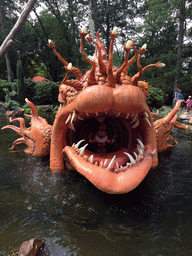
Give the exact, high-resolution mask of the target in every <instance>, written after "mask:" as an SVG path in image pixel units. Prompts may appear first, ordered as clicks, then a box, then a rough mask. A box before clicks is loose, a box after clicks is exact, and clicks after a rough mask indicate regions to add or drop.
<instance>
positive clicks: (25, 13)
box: [0, 0, 37, 62]
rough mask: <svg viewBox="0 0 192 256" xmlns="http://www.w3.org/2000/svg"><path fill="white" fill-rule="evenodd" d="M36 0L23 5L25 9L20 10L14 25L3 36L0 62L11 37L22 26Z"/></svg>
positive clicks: (9, 44) (8, 46) (11, 41)
mask: <svg viewBox="0 0 192 256" xmlns="http://www.w3.org/2000/svg"><path fill="white" fill-rule="evenodd" d="M36 1H37V0H29V2H28V3H27V4H26V6H25V9H24V10H23V11H22V13H21V15H20V17H19V19H18V20H17V22H16V23H15V25H14V27H13V28H12V30H11V31H10V33H9V34H8V36H7V37H6V38H5V40H4V41H3V43H2V45H1V46H0V62H1V61H2V60H3V58H4V56H5V55H6V53H7V52H8V50H9V48H10V47H11V46H12V45H13V39H14V38H15V36H16V35H17V33H18V32H19V30H20V29H21V27H22V26H23V23H24V22H25V20H26V19H27V16H28V15H29V13H30V11H31V10H32V8H33V6H34V4H35V2H36Z"/></svg>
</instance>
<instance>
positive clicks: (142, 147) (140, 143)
mask: <svg viewBox="0 0 192 256" xmlns="http://www.w3.org/2000/svg"><path fill="white" fill-rule="evenodd" d="M137 141H138V142H139V145H140V147H141V149H144V148H145V146H144V145H143V143H142V142H141V141H140V140H139V139H137Z"/></svg>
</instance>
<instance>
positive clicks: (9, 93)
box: [3, 88, 20, 110]
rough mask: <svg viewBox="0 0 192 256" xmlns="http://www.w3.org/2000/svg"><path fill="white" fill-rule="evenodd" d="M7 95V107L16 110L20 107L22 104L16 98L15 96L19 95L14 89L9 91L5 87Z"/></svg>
mask: <svg viewBox="0 0 192 256" xmlns="http://www.w3.org/2000/svg"><path fill="white" fill-rule="evenodd" d="M3 90H4V92H5V94H6V96H5V103H4V104H5V107H6V108H8V109H9V110H15V109H19V107H20V105H19V103H18V102H17V101H16V100H14V99H13V98H14V97H15V96H16V95H17V93H16V92H15V91H14V90H12V91H9V90H8V89H7V88H4V89H3Z"/></svg>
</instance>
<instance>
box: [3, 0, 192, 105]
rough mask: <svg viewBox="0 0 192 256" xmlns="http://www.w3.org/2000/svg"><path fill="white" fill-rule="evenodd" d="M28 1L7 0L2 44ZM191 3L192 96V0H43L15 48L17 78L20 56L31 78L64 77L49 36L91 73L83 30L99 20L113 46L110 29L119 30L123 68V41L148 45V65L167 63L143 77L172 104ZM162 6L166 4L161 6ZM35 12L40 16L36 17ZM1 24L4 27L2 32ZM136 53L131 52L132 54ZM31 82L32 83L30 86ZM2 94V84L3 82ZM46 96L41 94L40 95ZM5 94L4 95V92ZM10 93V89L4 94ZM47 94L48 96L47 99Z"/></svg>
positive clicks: (117, 54)
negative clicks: (181, 37) (182, 12)
mask: <svg viewBox="0 0 192 256" xmlns="http://www.w3.org/2000/svg"><path fill="white" fill-rule="evenodd" d="M21 2H22V1H12V0H10V1H5V4H6V5H5V9H4V11H5V20H4V22H3V25H4V26H0V42H2V41H3V38H4V37H5V35H6V34H7V32H8V31H10V29H11V28H12V27H13V25H14V23H15V21H16V18H17V15H18V12H17V13H16V10H17V11H20V9H21ZM42 3H43V4H44V5H43V6H45V7H42V8H41V9H42V12H41V13H37V12H36V9H35V8H36V7H37V6H40V5H41V4H42ZM183 3H185V17H184V18H183V19H185V21H186V25H187V26H186V29H185V28H184V29H185V31H184V32H185V38H184V39H185V41H184V45H183V50H182V56H181V75H180V87H181V89H182V92H183V94H184V97H187V96H188V95H189V94H192V91H191V84H192V76H191V74H192V58H191V57H192V50H191V36H192V29H191V27H190V26H188V23H189V21H190V20H191V19H192V11H191V10H192V2H191V0H173V1H164V0H142V1H138V0H129V1H125V0H122V1H116V0H102V1H96V0H90V1H88V0H85V1H82V0H54V1H52V0H42V1H41V2H39V1H38V2H37V4H36V6H35V8H34V9H33V14H35V16H36V19H34V18H33V19H31V18H28V22H25V24H24V26H23V28H22V29H21V31H20V32H19V34H18V36H17V37H16V39H15V44H14V46H13V47H12V48H11V49H10V51H9V56H10V59H11V67H12V71H13V75H14V77H16V63H17V59H18V54H19V55H20V56H21V60H22V63H23V67H24V72H25V76H26V77H27V78H29V77H30V78H32V77H34V76H36V75H40V76H43V77H45V78H48V79H49V80H52V81H61V80H62V79H63V77H64V76H65V74H66V70H65V67H64V65H63V64H62V63H61V62H60V61H59V60H58V58H57V57H56V56H55V55H54V53H53V51H52V49H50V48H49V47H48V46H47V40H48V39H51V40H52V41H55V43H56V50H57V51H58V52H59V53H60V54H61V56H62V57H63V58H64V59H65V60H66V61H67V62H71V63H72V64H73V66H77V67H79V68H80V70H81V71H82V73H85V71H87V70H88V69H89V68H88V65H87V63H86V62H85V60H84V59H83V58H82V56H81V53H80V51H79V42H80V37H79V30H80V29H81V28H82V27H83V26H87V30H89V29H88V21H89V19H90V18H92V19H93V20H94V25H95V31H97V30H99V32H100V37H101V41H102V42H103V43H104V44H105V45H106V46H107V47H106V48H107V49H108V47H109V43H110V30H112V29H113V27H114V26H116V27H117V28H118V33H119V35H118V37H117V39H116V40H115V44H114V65H115V66H120V65H121V64H122V62H123V60H124V51H123V44H124V43H126V41H127V40H131V39H134V41H135V45H136V47H137V49H138V48H139V47H141V46H142V45H143V44H144V43H147V49H148V51H147V52H146V53H145V58H142V59H141V65H142V67H145V66H146V65H148V64H151V63H156V62H158V61H161V62H163V63H165V64H166V66H165V67H164V68H163V69H156V68H151V69H148V70H147V71H146V72H145V73H144V74H143V76H142V78H141V80H145V81H147V82H149V84H150V86H151V87H156V88H158V89H160V90H161V91H163V93H164V104H166V105H169V104H171V102H172V94H173V86H174V80H175V77H176V73H177V69H176V61H177V59H178V56H177V49H178V45H179V42H178V38H179V18H180V7H181V5H182V4H183ZM160 7H161V8H160ZM33 16H34V15H33ZM1 28H4V30H2V29H1ZM84 45H85V52H86V54H87V55H93V53H94V47H93V44H86V43H85V44H84ZM132 54H133V51H131V52H130V58H131V56H132ZM0 70H1V73H0V78H3V79H6V77H7V73H6V65H5V61H4V62H3V63H1V64H0ZM137 72H138V67H137V65H136V62H135V64H134V65H133V66H132V65H131V66H130V70H129V75H130V76H132V75H134V74H135V73H137ZM25 86H26V84H25ZM28 89H29V90H30V92H29V93H28V94H27V95H30V96H28V97H29V99H31V100H32V99H33V98H34V97H35V98H34V100H37V98H36V96H37V95H36V94H35V85H34V84H33V83H31V87H30V82H29V86H28V88H27V92H28ZM0 92H1V85H0ZM40 94H41V93H40ZM2 95H3V96H2ZM0 97H1V98H3V97H5V93H4V92H3V94H0ZM41 98H42V97H41Z"/></svg>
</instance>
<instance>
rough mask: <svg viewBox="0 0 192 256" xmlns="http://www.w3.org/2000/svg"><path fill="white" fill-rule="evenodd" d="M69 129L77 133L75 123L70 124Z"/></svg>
mask: <svg viewBox="0 0 192 256" xmlns="http://www.w3.org/2000/svg"><path fill="white" fill-rule="evenodd" d="M69 128H70V129H72V130H73V131H74V132H75V127H74V125H73V123H70V124H69Z"/></svg>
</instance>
